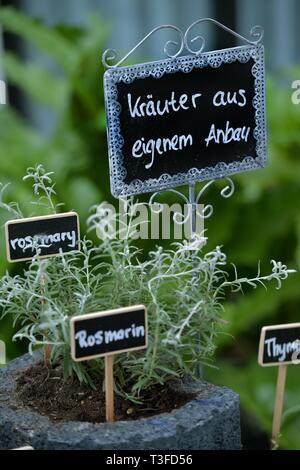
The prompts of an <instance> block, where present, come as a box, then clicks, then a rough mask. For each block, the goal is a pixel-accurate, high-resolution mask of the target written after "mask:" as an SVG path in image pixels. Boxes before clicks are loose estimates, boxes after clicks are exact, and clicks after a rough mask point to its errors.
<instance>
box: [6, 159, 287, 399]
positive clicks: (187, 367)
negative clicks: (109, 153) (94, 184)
mask: <svg viewBox="0 0 300 470" xmlns="http://www.w3.org/2000/svg"><path fill="white" fill-rule="evenodd" d="M24 179H25V180H26V179H32V180H33V190H34V195H35V196H36V199H37V200H36V201H35V202H34V203H35V204H37V205H39V206H43V207H45V208H46V209H47V210H48V211H51V212H53V213H55V212H56V211H57V210H58V206H59V205H57V204H56V203H55V202H54V199H56V194H55V185H54V184H53V182H52V174H51V173H47V172H46V171H45V170H44V168H43V167H42V166H41V165H38V166H37V167H36V168H30V169H29V170H28V172H27V175H26V176H25V177H24ZM5 189H6V187H5V186H4V187H3V186H2V187H1V191H0V207H1V208H3V209H5V210H7V211H8V212H9V214H10V215H11V216H12V217H14V218H16V217H22V213H21V211H20V208H19V206H18V204H16V203H10V204H7V203H5V202H4V201H3V193H4V191H5ZM126 204H127V215H128V219H129V223H128V224H127V225H126V226H124V225H123V222H122V220H121V219H120V217H119V216H118V215H115V214H113V213H112V212H111V213H109V211H108V210H107V208H105V206H104V205H103V204H100V205H99V206H97V207H94V208H92V211H91V216H90V217H89V219H88V230H89V231H91V230H95V231H96V232H97V233H98V235H101V234H103V233H104V231H105V226H106V225H107V224H108V223H113V224H114V226H117V227H118V230H119V232H118V233H117V236H116V237H114V238H110V237H104V239H103V240H101V241H99V243H98V242H97V243H95V242H92V241H91V240H89V239H88V238H83V239H82V240H81V241H80V246H79V250H78V251H77V252H73V253H69V254H65V255H64V254H63V253H61V254H59V255H58V256H56V257H52V258H48V259H40V258H39V256H38V250H37V253H36V255H35V256H34V257H33V259H32V261H31V262H29V263H27V264H25V265H24V270H23V274H22V275H15V276H11V275H10V274H9V273H8V272H7V273H6V274H5V275H4V276H3V277H2V279H1V280H0V307H1V317H2V318H3V317H4V316H5V315H10V316H11V317H12V318H13V321H14V325H18V328H19V330H18V331H17V333H16V334H15V336H14V339H24V338H25V339H26V340H28V343H29V351H30V352H32V351H33V349H35V348H37V347H42V346H45V345H49V346H51V361H52V362H60V363H61V364H62V367H63V370H64V376H65V377H66V378H67V377H70V376H72V375H75V376H77V378H78V379H79V380H80V381H82V382H86V383H89V384H91V386H93V381H94V380H95V378H98V379H99V378H100V379H101V378H103V371H104V366H103V360H102V359H99V360H93V361H89V362H81V363H75V362H73V361H72V359H71V355H70V335H69V320H70V318H71V317H72V316H73V315H82V314H84V313H91V312H96V311H101V310H107V309H112V308H117V307H124V306H128V305H133V304H145V305H146V306H147V309H148V322H149V324H148V334H149V346H148V348H147V350H146V351H142V352H140V351H139V352H131V353H126V354H120V355H117V356H116V361H115V377H116V389H117V392H118V393H120V394H122V395H123V396H126V397H127V398H129V399H131V400H138V399H139V395H140V392H141V390H142V389H145V388H147V387H149V386H150V385H152V384H153V383H161V384H164V383H166V382H167V381H169V380H171V379H172V378H176V377H180V376H182V375H184V374H190V375H192V376H195V374H196V370H197V365H198V364H199V363H200V362H201V363H205V364H210V363H211V361H212V358H213V354H214V351H215V342H216V336H217V335H218V334H219V333H220V331H221V330H222V323H223V321H222V311H223V306H222V301H223V300H224V298H225V295H226V291H235V292H236V291H242V287H243V285H248V286H251V287H253V288H256V287H257V286H258V285H260V284H262V285H263V286H266V283H267V282H269V281H272V280H274V281H275V282H276V283H277V286H276V287H277V288H280V286H281V282H282V280H284V279H286V278H287V276H288V275H289V273H291V272H293V270H289V269H287V267H286V266H285V265H283V264H282V263H280V262H276V261H272V262H271V263H272V269H271V272H270V273H269V274H268V275H261V273H260V270H258V273H257V275H256V276H255V277H254V278H252V279H248V278H245V277H241V278H240V277H239V276H238V274H237V272H236V270H235V274H234V277H233V279H232V280H230V279H229V277H228V273H227V270H226V266H227V261H226V255H225V254H224V253H223V252H222V250H221V248H220V247H219V246H217V247H216V248H215V249H214V250H213V251H211V252H206V253H205V247H204V245H205V239H204V238H203V237H202V236H197V237H196V238H195V239H194V240H193V241H187V240H184V241H183V242H181V243H174V244H173V245H172V247H171V249H163V248H162V247H160V246H158V247H157V248H156V249H155V250H153V251H150V252H149V253H148V256H147V258H146V260H143V261H141V250H139V249H138V248H137V247H136V246H135V245H134V240H133V238H134V237H133V235H134V232H135V230H136V229H137V225H136V224H135V220H134V203H133V201H132V200H129V201H126ZM116 224H117V225H116ZM118 235H119V236H118ZM120 235H122V236H120ZM143 259H144V258H143ZM42 278H43V280H44V281H45V282H44V284H43V289H41V279H42ZM197 338H198V339H199V341H197Z"/></svg>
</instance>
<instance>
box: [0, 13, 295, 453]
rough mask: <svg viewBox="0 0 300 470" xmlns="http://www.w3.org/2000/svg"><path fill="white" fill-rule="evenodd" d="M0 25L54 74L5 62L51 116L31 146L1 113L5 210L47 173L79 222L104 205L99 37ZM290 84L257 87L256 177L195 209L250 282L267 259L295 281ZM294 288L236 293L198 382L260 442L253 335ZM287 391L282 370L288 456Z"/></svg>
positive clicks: (8, 330) (276, 315) (282, 317)
mask: <svg viewBox="0 0 300 470" xmlns="http://www.w3.org/2000/svg"><path fill="white" fill-rule="evenodd" d="M0 24H1V25H2V26H3V28H4V29H5V30H7V31H10V32H12V33H15V34H17V35H18V36H20V37H21V38H22V39H24V40H26V41H29V42H30V43H31V44H32V45H33V46H34V47H36V48H38V49H39V50H40V51H42V52H43V53H44V54H46V55H47V56H48V57H50V58H51V59H52V61H53V62H54V63H55V64H56V65H57V67H58V68H59V73H58V74H57V73H54V72H51V71H49V70H47V69H46V68H45V67H42V66H40V65H39V63H30V62H24V61H20V59H19V58H18V57H16V56H15V55H12V54H10V53H5V55H4V64H5V70H6V74H7V78H8V80H9V81H10V83H11V84H14V85H16V86H17V87H18V88H19V89H21V90H22V92H23V93H24V94H25V95H26V96H27V97H28V98H29V99H30V100H32V101H34V102H38V103H41V104H43V105H45V106H48V107H49V108H52V109H53V110H54V111H55V113H56V116H57V125H56V127H55V130H54V131H53V133H52V135H51V136H50V137H42V136H41V135H39V134H38V133H37V132H35V131H34V130H33V129H32V128H31V127H30V124H29V123H28V122H26V121H24V119H22V117H21V116H20V115H18V114H17V113H16V111H15V110H13V109H12V108H11V107H9V106H7V107H2V109H1V112H0V175H1V177H0V179H1V181H2V182H4V183H5V182H7V181H11V182H13V183H15V184H13V185H12V187H11V194H10V195H9V199H10V200H18V201H24V203H25V202H26V201H28V200H29V198H30V189H29V188H28V191H27V190H26V189H25V190H24V186H23V185H20V184H19V181H20V179H21V177H22V175H23V174H25V170H26V168H27V167H28V166H32V165H34V164H35V163H42V164H44V166H45V167H46V168H47V169H49V170H53V171H55V178H56V180H57V192H58V194H59V195H60V196H61V200H64V201H66V202H67V207H66V210H69V209H76V210H77V211H78V212H79V213H80V216H81V220H84V219H85V218H86V215H87V211H88V208H89V207H90V206H91V205H92V204H93V203H96V202H100V201H101V200H102V199H104V200H111V196H110V193H109V177H108V162H107V160H108V158H107V149H106V138H105V113H104V104H103V88H102V84H101V78H102V74H103V68H102V65H101V61H100V57H101V52H102V50H101V48H102V46H103V40H104V38H105V35H106V34H107V30H106V27H105V25H104V24H103V23H102V22H101V21H100V20H99V19H98V18H95V17H93V18H92V19H91V22H90V24H89V26H88V27H87V28H86V29H84V30H80V29H77V28H67V27H65V26H57V27H55V28H49V27H46V26H45V25H42V24H41V23H39V22H37V21H35V20H33V19H30V18H28V17H26V16H24V15H22V14H20V13H17V12H16V11H13V10H11V9H7V8H2V9H0ZM299 78H300V68H298V69H297V68H296V69H294V70H290V71H288V72H285V74H284V75H283V76H282V77H281V79H282V80H281V82H280V84H278V80H276V81H275V80H274V79H271V78H270V77H269V78H268V83H267V117H268V129H269V165H268V167H267V168H265V169H262V170H259V171H255V172H248V173H245V174H242V175H236V176H234V181H235V183H236V186H237V188H236V193H235V195H234V196H233V197H232V198H231V199H230V200H223V199H221V198H220V197H219V192H218V190H219V185H220V183H216V184H215V185H214V186H213V187H212V188H211V189H210V191H209V192H208V193H207V194H206V196H205V201H206V202H211V203H213V204H214V207H215V214H214V216H213V217H212V219H211V220H209V221H208V222H207V224H206V228H207V229H208V232H207V235H208V238H209V244H208V249H212V248H214V247H215V245H216V244H221V245H223V246H224V250H225V252H226V253H227V255H228V260H229V261H232V262H233V263H235V264H236V265H237V267H238V271H240V272H243V273H245V274H246V275H252V274H253V273H254V272H255V270H256V266H257V261H258V260H261V263H262V268H263V269H264V268H267V267H268V266H266V263H267V264H268V263H269V260H270V259H279V260H281V261H282V262H284V263H286V264H287V265H288V266H289V268H295V269H298V270H299V265H300V207H299V206H300V159H299V154H300V105H298V106H296V105H293V104H292V102H291V88H290V84H291V82H292V80H294V79H299ZM205 201H204V202H205ZM27 213H28V215H29V214H30V212H27ZM0 222H3V220H1V221H0ZM83 230H84V227H83ZM0 261H1V270H2V272H3V270H4V269H6V268H7V265H6V260H5V247H4V240H3V236H2V235H1V250H0ZM10 269H11V268H10ZM14 269H17V268H15V267H14ZM299 287H300V276H299V274H296V275H293V276H291V277H290V278H289V279H288V280H287V281H286V282H285V283H284V284H283V286H282V289H281V290H279V291H277V290H275V289H272V288H270V289H269V290H268V291H267V292H266V291H265V290H264V289H263V288H258V289H256V290H255V291H254V292H246V295H245V297H241V296H240V295H239V296H232V297H231V298H230V299H228V302H227V305H226V308H225V319H226V320H228V325H227V327H226V328H225V331H224V333H226V334H224V335H223V336H221V339H220V342H219V348H218V351H219V353H218V357H217V360H216V365H217V366H218V369H207V370H205V374H206V378H207V379H209V380H211V381H213V382H215V383H219V384H222V385H227V386H229V387H232V388H233V389H234V390H236V391H237V392H238V393H239V394H240V395H241V401H242V403H243V405H244V406H245V407H246V408H247V409H248V410H249V411H251V412H253V413H254V414H255V415H256V417H257V418H258V420H259V422H260V424H261V426H262V427H263V428H264V429H266V430H267V432H268V433H269V434H270V430H271V423H272V413H273V402H274V394H275V385H276V372H277V369H276V368H261V367H259V366H258V364H257V347H258V341H259V335H260V328H261V327H262V326H263V325H267V324H276V323H285V322H286V323H288V322H292V321H299V311H300V288H299ZM11 335H12V327H11V324H10V322H6V323H5V324H1V330H0V339H5V340H6V341H7V344H8V356H9V358H12V357H14V356H15V355H17V354H19V353H20V349H16V347H15V346H12V344H11V342H10V338H11ZM298 367H299V366H298ZM299 391H300V380H299V369H298V368H297V366H290V367H289V369H288V376H287V390H286V401H285V409H286V410H287V413H286V419H285V420H284V423H283V427H282V438H281V441H280V444H281V447H282V448H288V449H299V448H300V437H299V432H298V429H299V426H300V413H299V405H300V400H299ZM289 410H290V412H289Z"/></svg>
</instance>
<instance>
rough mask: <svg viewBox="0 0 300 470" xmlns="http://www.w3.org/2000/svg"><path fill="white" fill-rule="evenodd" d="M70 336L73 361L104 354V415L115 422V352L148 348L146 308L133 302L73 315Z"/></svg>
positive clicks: (109, 421)
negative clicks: (126, 305) (109, 308)
mask: <svg viewBox="0 0 300 470" xmlns="http://www.w3.org/2000/svg"><path fill="white" fill-rule="evenodd" d="M70 335H71V338H70V339H71V355H72V359H73V361H76V362H79V361H88V360H89V359H96V358H97V357H105V405H106V413H105V416H106V421H107V422H108V423H112V422H113V421H114V420H115V414H114V355H115V354H120V353H122V352H128V351H137V350H140V349H145V348H146V347H147V344H148V339H147V338H148V326H147V310H146V307H145V306H144V305H132V306H131V307H124V308H123V307H122V308H117V309H114V310H107V311H105V312H95V313H87V314H85V315H78V316H74V317H73V318H71V320H70Z"/></svg>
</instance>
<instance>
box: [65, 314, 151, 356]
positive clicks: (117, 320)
mask: <svg viewBox="0 0 300 470" xmlns="http://www.w3.org/2000/svg"><path fill="white" fill-rule="evenodd" d="M70 326H71V328H70V329H71V352H72V358H73V359H74V361H83V360H87V359H93V358H96V357H101V356H105V355H107V354H114V353H119V352H126V351H132V350H137V349H143V348H146V347H147V312H146V308H145V306H144V305H134V306H132V307H126V308H119V309H115V310H108V311H105V312H97V313H89V314H86V315H80V316H75V317H73V318H72V319H71V325H70Z"/></svg>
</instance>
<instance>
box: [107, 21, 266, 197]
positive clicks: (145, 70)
mask: <svg viewBox="0 0 300 470" xmlns="http://www.w3.org/2000/svg"><path fill="white" fill-rule="evenodd" d="M204 21H211V22H213V23H214V24H216V25H218V26H219V27H222V28H223V29H225V30H226V31H228V32H230V33H231V34H233V35H234V36H236V37H238V38H240V39H242V40H243V41H245V42H246V43H247V44H248V45H247V46H240V47H234V48H229V49H224V50H220V51H212V52H206V53H203V49H204V45H205V40H204V38H203V37H202V36H199V35H198V36H196V37H194V38H193V39H191V40H189V34H190V31H191V30H192V28H193V27H194V26H196V25H197V24H199V23H203V22H204ZM166 28H168V29H172V30H174V31H176V32H177V33H178V34H179V36H180V42H179V43H176V42H175V41H168V42H167V43H166V44H165V47H164V51H165V53H166V54H167V55H168V57H169V58H168V59H165V60H162V61H156V62H149V63H145V64H137V65H132V66H128V67H119V66H120V65H121V64H122V63H123V62H124V61H125V60H126V59H127V58H128V57H129V56H130V55H131V54H132V53H133V52H134V51H135V50H136V49H137V48H138V47H140V45H141V44H142V43H143V42H145V41H146V40H147V39H148V38H149V37H150V36H151V35H152V34H154V33H155V32H157V31H159V30H161V29H166ZM251 35H252V37H253V38H255V40H249V39H246V38H244V37H243V36H240V35H239V34H238V33H236V32H234V31H233V30H230V29H229V28H227V27H226V26H224V25H221V23H219V22H217V21H215V20H212V19H209V18H205V19H202V20H198V21H196V22H194V23H193V24H192V25H191V26H190V27H189V28H188V29H187V31H186V32H185V34H183V33H182V32H181V31H180V29H179V28H177V27H175V26H172V25H162V26H159V27H157V28H155V29H153V30H152V31H151V32H150V33H149V34H148V35H147V36H145V38H143V40H142V41H140V42H139V43H138V44H137V45H136V46H135V47H134V48H133V49H132V50H131V51H130V52H129V53H128V54H126V56H125V57H123V58H122V59H121V60H119V61H118V62H117V64H115V65H110V64H109V61H111V60H112V59H113V58H115V57H116V53H115V51H112V50H107V51H105V52H104V54H103V57H102V60H103V63H104V64H105V66H107V67H108V70H107V71H106V72H105V75H104V88H105V101H106V112H107V132H108V141H109V143H110V145H109V161H110V178H111V191H112V194H113V195H114V196H116V197H119V196H126V195H134V194H141V193H146V192H151V191H162V190H164V189H169V188H172V187H174V186H180V185H184V184H194V183H196V182H199V181H204V180H212V179H219V178H223V177H226V176H229V175H232V174H235V173H240V172H243V171H248V170H253V169H257V168H260V167H263V166H265V164H266V123H265V89H264V83H265V79H264V48H263V46H262V45H260V42H261V40H262V37H263V32H262V29H261V28H259V27H257V26H256V27H254V28H252V30H251ZM196 40H198V41H200V47H199V48H198V49H197V50H193V49H192V48H191V44H193V43H195V41H196ZM170 45H173V46H174V45H176V46H177V51H176V52H175V53H174V54H171V53H170V52H169V51H168V48H169V47H170ZM184 48H185V49H187V51H188V52H190V54H192V55H189V56H183V57H178V56H179V54H181V53H182V51H183V50H184ZM250 59H253V60H254V65H253V67H252V74H253V77H254V87H255V96H254V99H253V106H254V109H255V121H256V126H255V129H254V137H255V139H256V155H257V157H256V158H253V157H252V156H245V157H244V158H243V160H240V161H234V162H230V163H225V162H221V163H218V164H217V165H215V166H212V167H206V168H200V169H198V168H191V169H189V170H188V171H187V172H185V173H177V174H175V175H170V174H162V175H161V176H160V177H159V178H149V179H147V180H145V181H141V180H139V179H137V180H134V181H132V182H130V183H129V184H126V183H125V182H124V179H125V177H126V169H125V167H124V165H123V154H122V147H123V143H124V141H123V137H122V135H121V129H120V119H119V115H120V111H121V106H120V104H119V102H118V93H117V83H119V82H121V81H123V82H125V83H131V82H133V81H134V80H135V79H137V78H145V77H149V76H151V77H155V78H160V77H161V76H163V75H164V74H170V73H175V72H177V71H183V72H185V73H189V72H190V71H192V70H193V69H194V68H203V67H208V66H210V67H213V68H217V67H219V66H220V65H222V64H227V63H233V62H235V61H239V62H240V63H246V62H248V61H249V60H250Z"/></svg>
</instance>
